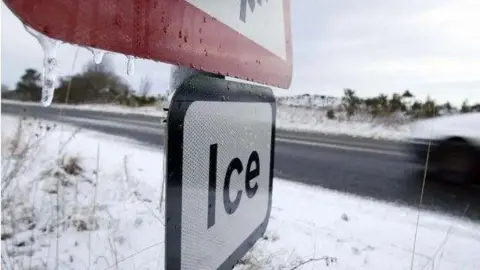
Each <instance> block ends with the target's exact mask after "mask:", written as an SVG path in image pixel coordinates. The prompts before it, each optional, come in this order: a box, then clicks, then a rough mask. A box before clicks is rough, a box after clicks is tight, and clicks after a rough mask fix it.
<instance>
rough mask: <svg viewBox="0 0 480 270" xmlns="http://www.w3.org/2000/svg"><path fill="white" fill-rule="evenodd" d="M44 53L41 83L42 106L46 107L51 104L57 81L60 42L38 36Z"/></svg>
mask: <svg viewBox="0 0 480 270" xmlns="http://www.w3.org/2000/svg"><path fill="white" fill-rule="evenodd" d="M42 38H43V40H44V42H41V43H40V44H42V47H43V51H44V56H43V83H42V101H41V102H42V105H43V106H45V107H47V106H50V104H52V100H53V94H54V91H55V81H56V80H57V49H58V45H60V42H59V41H58V40H54V39H51V38H49V37H45V36H40V39H42Z"/></svg>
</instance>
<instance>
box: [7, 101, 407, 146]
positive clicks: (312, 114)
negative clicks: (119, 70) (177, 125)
mask: <svg viewBox="0 0 480 270" xmlns="http://www.w3.org/2000/svg"><path fill="white" fill-rule="evenodd" d="M293 101H295V100H293ZM293 101H292V102H293ZM2 103H17V104H22V105H23V104H25V105H27V106H40V104H39V103H34V102H27V103H24V102H17V101H9V100H2ZM287 103H288V102H287ZM282 104H283V103H282ZM282 104H278V106H277V128H280V129H286V130H294V131H295V130H296V131H307V132H317V133H324V134H342V135H349V136H354V137H367V138H379V139H388V140H403V139H405V138H406V136H408V134H409V133H410V127H409V126H408V124H407V123H406V122H402V121H393V122H390V123H389V122H388V121H372V120H371V119H369V118H370V117H369V116H358V117H356V118H354V119H352V120H349V121H347V120H346V119H345V118H344V117H341V115H339V116H337V118H336V119H328V118H327V110H326V109H324V108H321V107H314V108H306V107H304V106H290V105H291V104H290V103H289V104H290V105H282ZM302 104H303V103H302ZM52 107H57V108H67V107H68V108H72V109H79V110H93V111H106V112H114V113H123V114H132V113H133V114H143V115H153V116H160V117H165V112H164V111H163V110H162V108H161V106H156V107H153V106H152V107H139V108H132V107H126V106H118V105H97V104H95V105H93V104H92V105H76V106H74V105H61V104H54V105H52Z"/></svg>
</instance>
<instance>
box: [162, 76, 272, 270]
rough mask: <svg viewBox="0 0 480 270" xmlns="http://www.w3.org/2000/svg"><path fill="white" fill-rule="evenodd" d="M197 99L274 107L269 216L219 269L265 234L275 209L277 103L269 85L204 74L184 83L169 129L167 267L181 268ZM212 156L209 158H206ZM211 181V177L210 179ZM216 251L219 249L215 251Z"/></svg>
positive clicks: (173, 104)
mask: <svg viewBox="0 0 480 270" xmlns="http://www.w3.org/2000/svg"><path fill="white" fill-rule="evenodd" d="M195 101H209V102H212V101H213V102H254V103H269V104H270V105H271V108H272V138H271V150H270V151H271V152H270V157H271V161H270V179H269V190H268V191H269V195H268V209H267V215H266V216H265V219H264V220H263V222H262V223H261V224H260V225H259V226H258V227H257V228H256V229H255V230H254V231H253V232H252V233H251V234H250V235H249V236H248V237H247V239H245V240H244V241H243V243H241V244H240V246H239V247H237V249H236V250H235V251H234V252H233V253H232V254H231V255H230V256H229V257H228V258H227V259H226V260H225V261H224V262H223V263H222V264H221V265H220V266H219V268H218V269H221V270H223V269H232V268H233V267H234V266H235V265H236V264H237V263H238V262H239V260H240V259H241V258H242V257H243V256H244V255H245V254H246V253H247V252H248V251H249V250H250V249H251V247H252V246H253V245H254V244H255V242H256V241H257V240H258V239H259V238H261V237H262V236H263V234H264V233H265V231H266V229H267V225H268V220H269V218H270V213H271V209H272V187H273V166H274V163H275V162H274V157H275V124H276V121H275V120H276V111H277V110H276V102H275V97H274V95H273V91H272V89H271V88H269V87H265V86H260V85H253V84H246V83H242V82H236V81H227V80H225V79H222V78H215V77H210V76H207V75H204V74H197V75H193V76H191V77H189V78H187V79H186V80H184V82H183V83H182V84H181V86H180V87H179V88H178V89H177V90H176V92H175V94H174V95H173V97H172V100H171V103H170V108H169V113H168V119H167V132H166V138H165V140H166V143H165V147H166V149H165V150H166V153H167V154H166V157H165V158H166V173H165V178H166V198H165V200H166V205H165V208H166V214H165V217H166V222H165V269H166V270H178V269H180V267H181V228H182V215H181V211H182V170H183V164H182V157H183V135H184V134H183V131H184V130H183V128H184V120H185V115H186V113H187V111H188V108H189V107H190V105H191V104H192V103H193V102H195ZM205 158H208V157H205ZM207 180H208V179H207ZM212 252H215V251H212Z"/></svg>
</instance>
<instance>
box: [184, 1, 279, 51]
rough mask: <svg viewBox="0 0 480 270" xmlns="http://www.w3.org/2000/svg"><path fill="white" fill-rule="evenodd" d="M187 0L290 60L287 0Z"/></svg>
mask: <svg viewBox="0 0 480 270" xmlns="http://www.w3.org/2000/svg"><path fill="white" fill-rule="evenodd" d="M186 1H187V2H188V3H190V4H192V5H194V6H195V7H197V8H198V9H200V10H202V11H203V12H205V13H207V14H208V15H210V16H212V17H214V18H216V19H217V20H219V21H220V22H222V23H224V24H225V25H227V26H229V27H230V28H232V29H234V30H235V31H237V32H239V33H240V34H242V35H243V36H245V37H247V38H249V39H250V40H252V41H254V42H255V43H257V44H258V45H260V46H262V47H264V48H265V49H267V50H269V51H270V52H272V53H274V54H275V55H277V56H278V57H280V58H282V59H283V60H287V46H286V44H285V38H286V37H285V12H284V1H283V0H270V1H266V0H260V1H259V0H208V1H205V0H186Z"/></svg>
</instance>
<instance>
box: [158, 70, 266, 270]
mask: <svg viewBox="0 0 480 270" xmlns="http://www.w3.org/2000/svg"><path fill="white" fill-rule="evenodd" d="M197 80H200V81H195V83H191V84H189V83H184V84H182V86H181V87H180V89H179V90H177V92H176V93H175V96H174V97H173V99H172V102H171V104H172V105H171V106H170V112H169V113H170V114H169V116H168V118H169V119H168V135H167V136H168V149H167V171H168V173H167V175H168V176H167V226H166V227H167V230H166V233H167V235H166V237H167V245H166V246H167V249H168V250H169V251H167V261H168V260H170V262H172V263H174V264H175V266H171V268H167V269H231V268H232V266H233V265H234V264H235V263H236V262H237V261H238V260H239V259H241V258H242V257H243V255H244V254H245V253H246V252H247V251H248V250H249V249H250V247H251V246H252V245H253V244H254V243H255V241H256V240H257V239H258V238H260V237H261V235H262V234H263V232H264V231H265V229H266V226H267V223H268V218H269V216H270V209H271V190H272V177H273V150H274V132H275V127H274V124H275V100H274V98H273V94H272V92H271V90H270V89H268V88H265V87H263V86H256V85H247V84H243V83H240V82H227V81H225V80H222V79H215V78H208V77H204V76H197ZM190 85H193V86H195V87H192V88H191V89H190ZM227 85H228V87H227ZM206 88H207V89H206ZM208 88H211V89H208ZM227 88H228V89H227ZM253 88H255V89H253ZM267 90H269V91H267ZM190 94H191V95H192V96H190Z"/></svg>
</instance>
